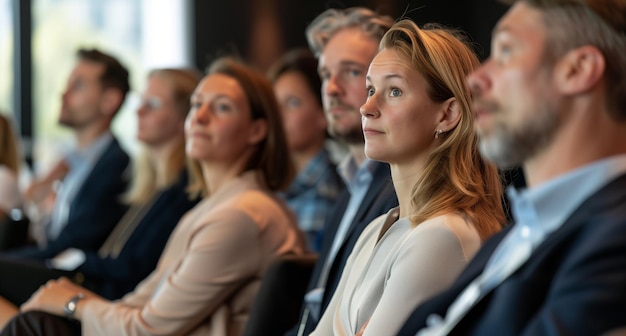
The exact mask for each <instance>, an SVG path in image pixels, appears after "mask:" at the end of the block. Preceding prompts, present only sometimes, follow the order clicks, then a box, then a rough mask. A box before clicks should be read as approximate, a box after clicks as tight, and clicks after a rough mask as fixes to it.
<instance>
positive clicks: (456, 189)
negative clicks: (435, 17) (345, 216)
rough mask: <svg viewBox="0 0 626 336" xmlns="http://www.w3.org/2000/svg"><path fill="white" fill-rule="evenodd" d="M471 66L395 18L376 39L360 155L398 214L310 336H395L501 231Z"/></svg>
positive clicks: (366, 243) (432, 31)
mask: <svg viewBox="0 0 626 336" xmlns="http://www.w3.org/2000/svg"><path fill="white" fill-rule="evenodd" d="M476 66H478V59H477V57H476V56H475V55H474V53H473V52H472V50H471V49H470V48H469V47H468V46H467V45H466V44H465V43H464V42H463V40H462V39H459V37H458V36H457V35H456V33H455V32H453V31H449V30H446V29H443V28H441V27H436V26H427V27H425V28H423V29H420V28H419V27H418V26H417V25H416V24H415V23H413V22H412V21H410V20H403V21H399V22H397V23H396V24H394V26H392V27H391V29H390V30H389V31H388V32H387V33H386V34H385V35H384V37H383V39H382V41H381V43H380V50H379V52H378V54H377V55H376V57H375V58H374V60H373V61H372V63H371V65H370V67H369V71H368V73H367V77H366V87H367V92H368V98H367V101H366V103H365V104H364V105H363V106H362V107H361V115H362V117H363V118H362V122H363V132H364V136H365V154H366V155H367V156H368V157H369V158H370V159H373V160H378V161H383V162H387V163H389V165H390V168H391V176H392V179H393V184H394V188H395V190H396V193H397V196H398V201H399V204H400V206H399V207H398V208H395V209H392V210H391V211H389V213H388V214H386V215H383V216H381V217H379V218H378V219H376V220H374V221H373V222H372V223H371V224H369V225H368V227H367V228H366V229H365V230H364V231H363V233H362V234H361V236H360V237H359V240H358V241H357V243H356V245H355V247H354V249H353V250H352V254H351V255H350V257H349V259H348V261H347V263H346V266H345V269H344V271H343V273H342V274H343V275H342V277H341V280H340V282H339V285H338V287H337V290H336V291H335V293H334V295H333V297H332V299H331V301H330V303H329V306H328V308H327V309H326V311H325V312H324V315H323V316H322V318H321V320H320V323H319V324H318V325H317V328H316V330H315V331H314V332H313V335H316V336H317V335H324V336H326V335H355V334H357V333H362V334H363V335H371V336H384V335H395V334H396V332H397V331H398V330H399V329H400V327H401V326H402V324H403V323H404V321H405V320H406V318H407V317H408V315H409V314H410V313H411V312H412V311H413V309H414V307H415V306H417V305H418V304H419V303H420V302H422V301H423V300H424V299H426V298H428V297H430V296H432V295H434V294H436V293H437V292H439V291H442V290H444V289H445V288H446V287H447V286H448V285H450V284H452V282H453V281H454V279H455V278H456V276H457V275H458V274H459V273H460V272H461V270H462V269H463V268H464V267H465V265H466V263H467V262H468V261H469V260H470V259H471V258H472V257H473V255H474V254H475V253H476V252H477V251H478V248H479V247H480V244H481V241H482V240H484V239H485V238H487V237H488V236H490V235H491V234H493V233H495V232H496V231H498V230H499V229H500V227H501V223H503V222H504V214H503V211H502V204H501V199H500V195H501V190H500V189H501V186H500V180H499V177H498V172H497V170H496V168H495V166H493V165H491V164H488V163H486V162H485V161H484V160H483V159H482V158H481V157H480V156H479V154H478V151H477V147H476V146H477V136H476V134H475V133H474V129H473V124H474V122H473V119H474V118H473V115H472V111H471V109H470V100H471V96H470V91H469V88H468V86H467V85H466V83H465V77H466V76H467V75H468V74H469V73H470V71H471V70H472V69H474V68H475V67H476Z"/></svg>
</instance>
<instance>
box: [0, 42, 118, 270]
mask: <svg viewBox="0 0 626 336" xmlns="http://www.w3.org/2000/svg"><path fill="white" fill-rule="evenodd" d="M76 56H77V61H76V64H75V66H74V68H73V70H72V72H71V73H70V76H69V78H68V79H67V86H66V89H65V91H64V92H63V95H62V97H61V99H62V106H61V111H60V114H59V119H58V121H59V123H60V124H62V125H64V126H66V127H68V128H70V129H71V130H72V132H73V135H74V138H75V141H76V145H75V148H74V149H72V150H71V151H70V152H69V153H68V154H67V155H65V156H64V157H63V158H62V159H61V160H59V163H58V164H57V165H56V166H55V167H54V168H53V169H52V171H51V173H50V174H49V175H48V176H46V177H44V178H43V179H42V181H43V183H42V182H41V181H38V180H36V181H34V182H33V186H34V187H33V188H32V189H35V190H36V189H39V188H38V187H39V186H41V189H43V190H42V191H41V192H39V191H32V195H35V196H34V200H33V201H34V203H35V204H37V203H40V202H41V201H42V200H50V199H51V198H53V201H51V203H52V204H53V205H52V212H51V213H50V217H49V220H46V221H45V222H40V223H39V224H42V226H41V227H40V228H41V235H40V237H41V238H43V239H42V241H41V242H40V245H39V246H29V247H24V248H21V249H18V250H13V251H9V252H6V253H3V254H2V256H3V257H9V258H12V259H22V260H26V259H28V260H37V261H43V260H45V259H48V258H52V257H54V256H56V255H57V254H59V253H60V252H62V251H64V250H65V249H67V248H70V247H74V248H79V249H83V250H88V251H97V250H98V248H99V247H100V246H101V245H102V243H103V242H104V240H105V239H106V238H107V237H108V235H109V233H111V230H112V229H113V227H114V226H115V225H116V224H117V222H118V221H119V220H120V218H121V217H122V215H123V214H124V212H126V210H127V206H126V204H123V203H122V202H121V197H120V196H121V195H122V194H123V193H124V191H125V190H126V189H127V188H128V176H127V175H126V174H125V171H126V168H127V166H128V163H129V160H130V159H129V157H128V155H127V154H126V152H125V151H124V149H123V148H122V147H121V146H120V144H119V142H118V141H117V139H116V138H115V136H113V134H112V133H111V130H110V128H111V122H112V121H113V119H114V118H115V116H116V115H117V112H118V111H119V109H120V108H121V106H122V104H123V103H124V101H125V99H126V94H127V93H128V91H129V90H130V85H129V81H128V71H127V70H126V68H125V67H124V66H123V65H122V64H121V63H120V62H119V61H118V60H117V59H116V58H114V57H113V56H111V55H108V54H106V53H103V52H101V51H99V50H97V49H79V50H78V51H77V53H76ZM55 181H58V182H57V183H56V184H57V185H58V186H57V188H56V190H53V188H52V186H54V184H55ZM51 193H54V195H51ZM44 211H45V209H44ZM33 217H35V216H33ZM43 218H47V217H46V216H43ZM35 227H36V225H34V229H35V232H38V231H37V228H35Z"/></svg>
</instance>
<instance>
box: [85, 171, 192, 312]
mask: <svg viewBox="0 0 626 336" xmlns="http://www.w3.org/2000/svg"><path fill="white" fill-rule="evenodd" d="M187 184H188V179H187V173H186V171H185V170H183V172H182V173H181V176H180V178H179V181H177V182H176V183H175V184H174V185H172V186H171V187H169V188H167V189H165V190H163V191H162V192H161V194H160V195H158V196H157V198H156V200H155V201H154V203H152V206H151V207H150V209H149V210H148V212H146V214H145V215H144V216H143V217H142V218H141V219H139V223H138V224H137V226H136V227H135V229H134V230H133V232H132V233H131V235H130V237H129V238H128V240H127V241H126V243H125V244H124V247H123V248H122V250H121V251H120V253H119V255H118V256H117V257H115V258H113V257H110V256H109V257H105V258H101V257H100V256H99V255H98V253H97V252H95V251H94V252H87V253H86V257H87V259H86V260H85V263H84V264H82V265H81V266H80V267H79V268H78V271H79V272H81V273H82V274H83V275H84V278H85V286H86V287H87V288H89V289H92V290H94V291H95V292H96V293H98V294H100V295H102V296H104V297H105V298H107V299H110V300H114V299H118V298H120V297H122V296H123V295H124V294H126V293H128V292H130V291H132V290H133V289H135V286H136V285H137V284H138V283H139V282H140V281H141V280H143V279H144V278H146V277H147V276H148V275H149V274H150V273H151V272H152V271H153V270H154V268H155V267H156V264H157V262H158V260H159V257H160V256H161V252H163V248H164V247H165V244H166V243H167V241H168V239H169V237H170V233H172V230H174V228H175V227H176V224H178V221H179V220H180V218H181V217H182V216H183V215H184V214H185V213H186V212H187V211H188V210H189V209H191V208H192V207H193V206H194V205H195V204H196V203H197V202H198V199H195V200H190V199H189V195H188V194H187V193H186V191H185V190H186V188H187Z"/></svg>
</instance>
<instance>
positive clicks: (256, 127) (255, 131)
mask: <svg viewBox="0 0 626 336" xmlns="http://www.w3.org/2000/svg"><path fill="white" fill-rule="evenodd" d="M266 137H267V120H266V119H256V120H253V121H252V125H251V127H250V133H249V134H248V143H249V144H250V145H256V144H258V143H259V142H261V141H263V139H265V138H266Z"/></svg>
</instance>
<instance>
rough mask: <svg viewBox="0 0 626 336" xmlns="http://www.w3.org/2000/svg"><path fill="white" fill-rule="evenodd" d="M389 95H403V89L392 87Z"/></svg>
mask: <svg viewBox="0 0 626 336" xmlns="http://www.w3.org/2000/svg"><path fill="white" fill-rule="evenodd" d="M389 95H390V96H391V97H400V96H401V95H402V91H400V89H397V88H392V89H391V90H390V91H389Z"/></svg>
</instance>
